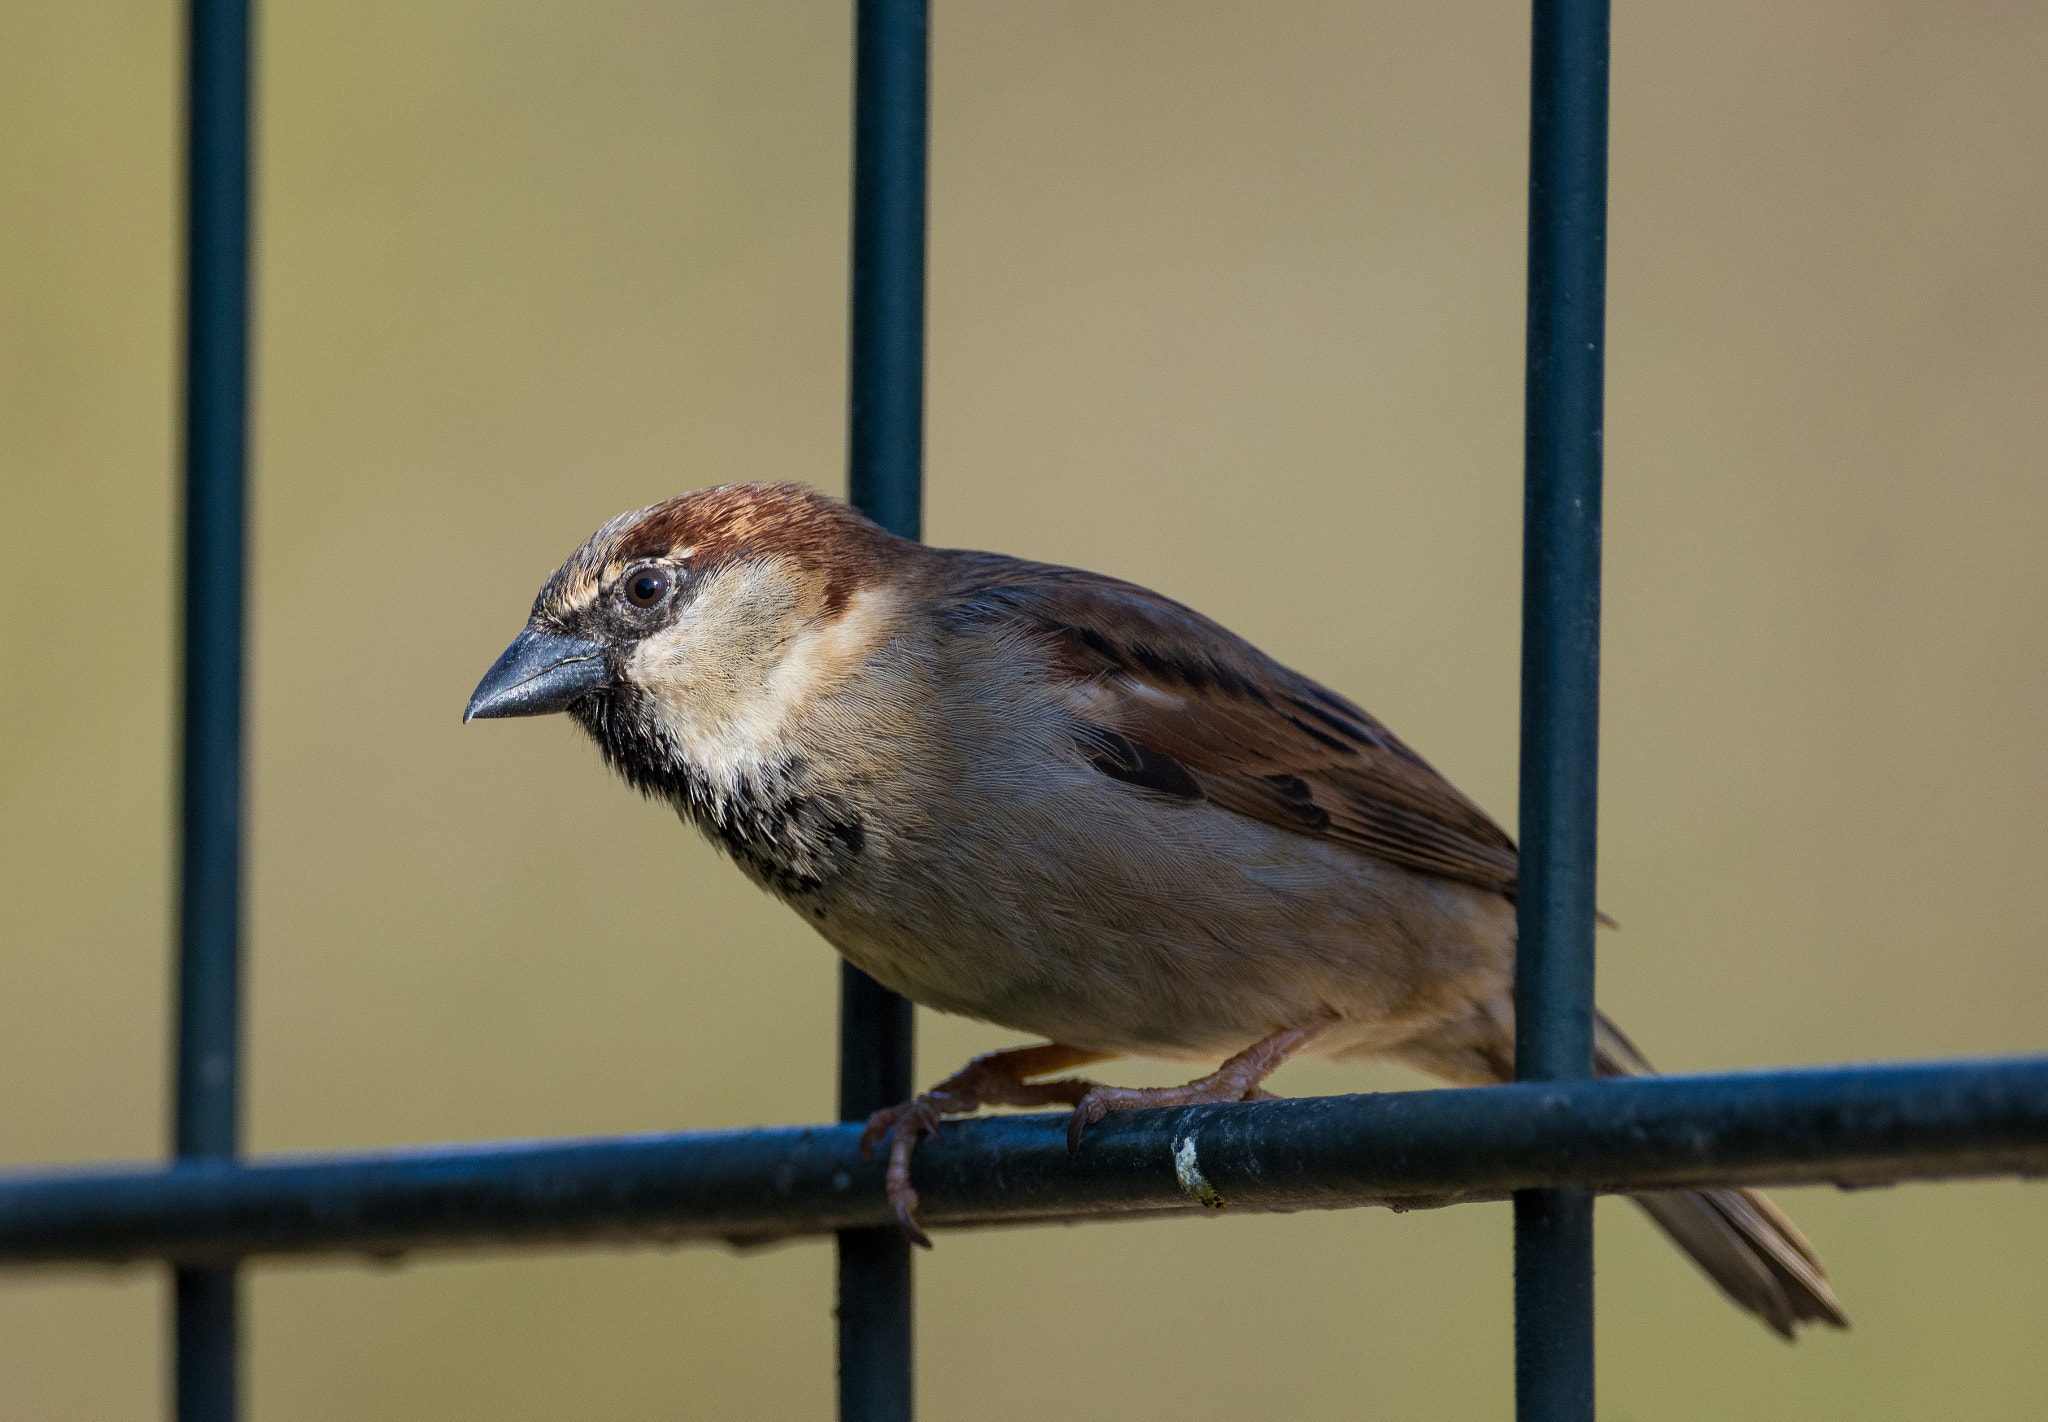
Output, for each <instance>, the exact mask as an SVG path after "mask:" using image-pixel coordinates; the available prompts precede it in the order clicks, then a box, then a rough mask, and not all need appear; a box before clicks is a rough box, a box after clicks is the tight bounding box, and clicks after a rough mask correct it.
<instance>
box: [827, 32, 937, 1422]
mask: <svg viewBox="0 0 2048 1422" xmlns="http://www.w3.org/2000/svg"><path fill="white" fill-rule="evenodd" d="M854 23H855V31H856V35H855V58H854V116H853V255H852V265H853V275H852V316H851V349H850V353H849V362H848V365H849V368H848V380H847V384H848V392H847V393H848V402H847V403H848V417H847V486H848V492H849V496H850V497H851V499H852V501H853V503H854V505H855V506H856V507H858V508H859V509H860V510H861V511H862V512H863V513H865V514H867V515H868V517H870V518H872V519H874V520H875V521H876V522H877V523H879V524H881V525H882V526H883V527H884V528H886V529H888V530H889V531H890V532H892V533H896V534H900V535H902V536H903V537H905V538H917V537H920V536H921V535H922V532H923V518H922V507H923V463H924V266H925V263H924V251H925V130H926V118H927V95H928V90H929V78H928V76H929V69H930V29H931V16H930V9H929V4H928V0H860V3H859V7H858V10H857V14H856V18H855V22H854ZM840 971H841V975H842V976H841V987H840V1009H839V1118H840V1119H841V1120H842V1121H859V1120H864V1119H866V1117H867V1115H868V1113H869V1112H871V1111H874V1110H876V1109H878V1108H880V1107H883V1106H892V1105H894V1104H896V1103H897V1102H899V1101H902V1100H905V1099H906V1098H908V1097H909V1096H910V1094H911V1091H912V1089H913V1087H912V1079H911V1077H912V1068H913V1062H912V1054H911V1046H912V1036H911V1034H912V1015H911V1006H910V1002H909V1000H908V999H906V998H903V997H900V996H898V995H897V994H896V993H893V992H891V991H889V989H887V988H885V987H883V986H882V985H881V984H880V983H877V982H875V981H874V980H873V979H872V978H870V977H868V976H867V975H866V974H864V973H862V972H861V971H860V970H859V969H857V968H855V967H853V966H852V965H851V964H843V965H841V970H840ZM911 1343H912V1315H911V1269H910V1242H909V1241H908V1240H907V1239H905V1238H904V1237H903V1235H902V1234H901V1233H900V1232H898V1231H897V1230H894V1229H859V1230H844V1231H841V1233H840V1235H839V1415H840V1417H841V1418H842V1419H844V1422H909V1419H910V1416H911V1406H912V1397H913V1375H912V1366H911Z"/></svg>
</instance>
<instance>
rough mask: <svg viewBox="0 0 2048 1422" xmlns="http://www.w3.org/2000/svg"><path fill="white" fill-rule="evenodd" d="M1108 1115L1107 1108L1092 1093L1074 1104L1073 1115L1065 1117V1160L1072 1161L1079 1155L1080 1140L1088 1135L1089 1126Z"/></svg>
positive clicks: (1094, 1093)
mask: <svg viewBox="0 0 2048 1422" xmlns="http://www.w3.org/2000/svg"><path fill="white" fill-rule="evenodd" d="M1108 1114H1109V1107H1108V1106H1107V1105H1106V1104H1105V1103H1104V1102H1103V1101H1102V1100H1101V1098H1100V1097H1099V1096H1098V1095H1097V1094H1096V1092H1094V1091H1091V1092H1089V1093H1088V1094H1087V1095H1086V1096H1083V1097H1082V1098H1081V1099H1080V1100H1079V1101H1077V1102H1075V1103H1074V1114H1073V1115H1071V1116H1069V1117H1067V1159H1069V1160H1072V1159H1073V1158H1074V1157H1075V1156H1077V1155H1079V1154H1080V1153H1081V1138H1082V1137H1083V1136H1085V1135H1087V1134H1088V1128H1089V1127H1090V1126H1092V1125H1094V1124H1095V1123H1096V1122H1097V1121H1099V1120H1101V1119H1102V1118H1103V1117H1104V1116H1107V1115H1108Z"/></svg>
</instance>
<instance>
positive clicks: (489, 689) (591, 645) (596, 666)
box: [462, 627, 611, 725]
mask: <svg viewBox="0 0 2048 1422" xmlns="http://www.w3.org/2000/svg"><path fill="white" fill-rule="evenodd" d="M610 681H611V674H610V673H609V672H607V671H606V670H605V666H604V647H603V645H602V644H601V643H597V642H585V641H583V640H582V639H581V638H578V637H562V636H558V635H556V634H554V633H551V632H536V631H534V629H533V628H531V627H529V628H527V629H526V630H525V631H524V632H521V633H520V634H519V635H518V636H517V637H516V638H514V639H513V641H512V645H511V646H509V647H507V648H506V649H505V655H504V656H502V657H500V658H498V660H497V661H496V662H495V663H493V664H492V666H491V669H490V670H489V671H487V672H485V673H484V679H483V680H482V681H480V682H478V683H477V688H476V694H475V695H473V696H471V697H470V698H469V709H468V710H466V711H464V712H463V713H462V720H463V724H465V725H467V724H468V723H469V722H471V721H474V720H476V719H477V718H479V717H483V718H486V719H488V718H490V717H493V716H545V715H547V714H548V713H549V712H551V711H562V710H566V709H567V708H568V706H569V703H570V702H572V701H574V700H576V699H577V698H578V697H581V696H588V695H590V694H591V693H592V692H594V691H602V690H604V688H605V687H606V685H608V684H609V683H610Z"/></svg>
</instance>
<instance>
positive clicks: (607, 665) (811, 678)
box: [462, 484, 918, 791]
mask: <svg viewBox="0 0 2048 1422" xmlns="http://www.w3.org/2000/svg"><path fill="white" fill-rule="evenodd" d="M917 550H918V545H917V544H914V543H910V542H907V541H906V540H903V539H899V538H896V537H894V536H893V535H891V534H888V533H886V532H884V531H883V530H882V529H880V528H878V527H876V526H875V525H874V524H872V523H870V522H869V521H868V520H867V519H865V518H863V517H861V516H860V515H859V514H858V513H855V512H854V511H853V510H852V509H850V508H848V507H847V506H846V505H844V504H841V503H838V502H836V501H834V500H832V499H828V498H825V497H824V496H823V495H820V494H817V493H814V492H812V491H811V490H809V489H806V488H803V487H802V486H800V485H796V484H728V485H724V486H722V487H720V488H715V489H703V490H699V491H698V492H696V493H694V494H685V495H683V496H682V497H680V498H674V499H669V500H667V501H665V502H663V503H659V504H655V505H653V506H652V507H649V508H644V509H641V510H639V511H638V512H636V513H628V514H621V515H620V516H619V517H617V518H615V519H613V520H611V522H609V523H607V524H605V525H604V527H602V528H600V529H598V531H597V532H596V533H594V534H592V535H591V536H590V540H589V541H588V542H587V543H585V544H584V545H583V546H582V547H581V548H579V549H577V550H576V552H575V553H573V554H571V555H570V557H569V559H568V560H567V561H566V562H564V563H563V564H562V566H561V567H559V568H557V569H556V570H555V572H554V575H553V576H552V577H550V578H549V579H548V581H547V583H546V585H545V586H543V587H542V588H541V590H540V595H539V596H538V597H536V598H535V599H534V603H533V611H532V614H531V615H530V616H529V617H528V619H527V623H526V629H525V630H524V631H522V632H521V633H520V634H519V636H518V637H516V638H515V639H514V640H513V642H512V645H511V646H510V647H507V648H506V649H505V654H504V655H503V656H501V657H499V658H498V660H497V662H496V664H495V665H493V666H492V667H491V669H490V671H488V672H487V673H485V674H484V679H483V681H482V682H481V683H480V684H479V685H478V686H477V689H476V693H475V694H474V695H473V696H471V697H470V700H469V707H468V709H467V710H466V711H464V713H463V718H462V719H463V720H464V721H471V720H476V719H480V718H486V717H496V716H539V715H545V714H548V713H550V712H555V711H566V712H568V713H569V714H570V715H571V716H573V717H574V718H575V719H576V720H577V721H578V722H580V723H581V724H582V725H583V726H584V728H585V729H587V730H588V731H590V733H591V734H592V735H593V736H595V737H596V738H597V741H598V744H599V745H600V747H602V748H603V749H604V750H605V752H606V755H607V758H608V759H610V760H611V761H612V763H613V764H614V766H615V767H617V768H618V769H619V770H620V771H622V772H623V773H624V774H626V775H627V777H628V778H629V779H631V780H633V781H634V782H635V783H636V784H638V785H639V786H640V788H642V789H645V790H649V791H664V790H673V789H674V788H675V785H674V781H675V776H676V775H677V774H678V773H680V767H681V766H682V765H685V764H687V765H693V766H696V767H699V768H702V769H708V770H712V771H714V772H715V771H716V769H717V768H718V766H719V764H720V763H721V762H722V761H727V760H730V759H733V758H735V757H747V756H756V755H759V754H761V753H762V751H763V750H764V748H766V747H769V746H772V745H773V743H774V741H775V738H776V736H777V735H778V734H779V733H780V732H781V730H782V723H783V722H784V721H785V720H786V719H787V717H788V716H789V714H790V713H791V711H792V710H793V709H796V708H798V707H800V706H801V705H802V704H803V703H804V702H805V701H806V700H808V699H812V698H815V697H817V696H818V695H820V694H821V693H822V692H824V691H826V690H828V689H829V687H830V686H831V685H833V684H834V683H836V682H838V681H843V680H844V678H845V677H846V676H847V675H849V674H851V671H853V670H857V668H858V665H859V659H860V658H863V657H864V656H865V654H866V651H867V650H868V649H870V648H871V647H872V646H873V645H874V644H875V642H876V641H877V640H879V638H880V636H881V635H882V634H883V631H884V625H885V624H886V623H887V621H888V620H889V619H888V617H887V604H888V602H889V599H888V597H887V595H886V594H887V589H888V586H889V584H890V579H891V575H892V574H893V573H894V572H895V571H896V570H897V569H898V568H899V567H900V566H901V565H902V564H903V563H904V562H906V561H907V560H909V559H912V558H914V557H916V556H917Z"/></svg>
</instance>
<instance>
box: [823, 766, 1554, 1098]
mask: <svg viewBox="0 0 2048 1422" xmlns="http://www.w3.org/2000/svg"><path fill="white" fill-rule="evenodd" d="M1105 798H1106V800H1107V805H1108V808H1109V811H1110V812H1109V813H1102V812H1100V809H1101V807H1100V806H1097V807H1095V808H1096V809H1097V810H1098V812H1097V813H1095V814H1092V815H1077V814H1073V813H1063V814H1060V815H1058V816H1047V817H1045V818H1044V819H1043V820H1040V821H1035V822H1034V821H1033V820H1032V819H1031V818H1030V817H1020V819H1019V820H1016V821H1013V822H1011V823H1010V824H1009V825H1008V826H1007V827H1006V828H1007V829H1008V831H1009V832H1008V833H1007V834H1005V835H1002V836H994V835H987V834H982V835H969V834H961V835H957V836H954V837H952V838H951V840H950V842H948V843H943V844H930V843H916V842H913V841H910V840H908V839H900V840H896V841H893V842H891V841H890V840H887V839H884V840H883V842H882V844H881V846H880V850H881V852H880V853H878V854H877V855H876V856H875V859H876V861H877V862H876V863H874V864H871V865H869V866H867V872H864V873H861V874H857V875H855V876H852V877H851V878H850V880H849V881H848V882H847V883H846V884H845V885H844V887H843V888H842V889H841V891H840V892H838V893H835V894H834V895H833V896H832V901H831V902H830V903H829V904H827V905H823V906H822V907H823V908H824V912H823V913H822V914H821V915H817V916H816V917H815V921H816V922H817V924H818V927H819V928H820V930H821V931H822V932H823V933H824V934H825V936H826V938H828V939H829V940H830V941H831V942H832V943H833V944H834V946H836V947H837V948H838V949H839V950H840V951H841V952H842V953H844V954H845V955H846V956H847V958H848V959H849V960H851V961H852V962H853V963H854V964H855V965H856V966H858V967H860V968H861V969H863V970H864V971H866V972H868V973H869V974H870V975H872V976H874V977H875V978H877V979H879V980H880V981H882V982H884V983H887V984H888V985H889V986H891V987H893V988H895V989H896V990H897V991H899V992H902V993H904V994H905V995H906V996H908V997H910V998H911V999H913V1000H914V1001H917V1002H921V1003H923V1004H925V1005H927V1006H929V1007H934V1008H937V1009H939V1010H941V1011H946V1012H953V1013H958V1014H961V1015H964V1016H969V1017H975V1018H980V1019H982V1020H985V1021H989V1022H994V1023H998V1024H1000V1025H1002V1026H1005V1027H1011V1028H1015V1029H1017V1030H1019V1031H1024V1032H1032V1033H1037V1034H1039V1035H1042V1036H1045V1037H1048V1038H1051V1039H1052V1040H1054V1041H1060V1042H1066V1043H1068V1044H1070V1045H1073V1046H1077V1047H1087V1048H1092V1049H1095V1050H1100V1051H1109V1052H1116V1053H1119V1054H1127V1055H1139V1056H1152V1057H1163V1058H1167V1059H1184V1060H1190V1061H1209V1060H1216V1059H1218V1058H1220V1057H1223V1056H1226V1055H1228V1054H1230V1053H1231V1052H1234V1051H1237V1050H1239V1049H1240V1048H1242V1047H1244V1046H1246V1045H1248V1044H1249V1043H1251V1042H1253V1041H1256V1040H1258V1039H1259V1038H1260V1037H1263V1036H1265V1035H1267V1034H1268V1033H1271V1032H1273V1031H1276V1030H1278V1029H1280V1028H1284V1027H1290V1026H1300V1025H1309V1024H1311V1023H1320V1022H1328V1023H1331V1024H1332V1025H1331V1027H1330V1029H1329V1030H1328V1031H1326V1032H1325V1033H1324V1034H1323V1035H1322V1036H1321V1037H1319V1039H1318V1040H1317V1042H1316V1044H1315V1050H1316V1052H1317V1054H1318V1055H1339V1054H1347V1053H1360V1052H1372V1051H1378V1050H1384V1049H1386V1048H1389V1047H1392V1046H1394V1045H1396V1044H1398V1043H1400V1042H1402V1041H1404V1040H1407V1039H1408V1038H1410V1037H1412V1036H1414V1035H1416V1034H1417V1033H1418V1032H1421V1031H1423V1030H1426V1029H1427V1028H1428V1027H1430V1026H1433V1025H1435V1024H1437V1023H1439V1022H1442V1021H1445V1020H1448V1019H1450V1018H1453V1017H1456V1016H1459V1015H1461V1014H1462V1013H1464V1012H1465V1011H1466V1010H1467V1009H1468V1008H1469V1007H1470V1005H1471V1004H1473V1003H1475V1002H1481V1001H1485V1000H1486V999H1488V998H1490V997H1492V996H1494V995H1496V994H1498V993H1499V992H1501V991H1502V990H1503V988H1504V987H1505V986H1506V984H1507V983H1508V981H1509V980H1510V974H1511V972H1512V962H1513V953H1514V948H1513V943H1514V910H1513V907H1512V905H1510V904H1509V903H1508V902H1507V901H1506V900H1505V899H1503V898H1501V897H1500V896H1499V895H1497V894H1493V893H1489V892H1487V891H1484V890H1481V889H1477V888H1473V887H1470V886H1467V885H1463V884H1455V883H1451V882H1448V881H1445V880H1441V879H1436V878H1432V877H1430V876H1427V875H1423V874H1418V873H1414V872H1411V871H1409V870H1406V869H1402V868H1400V867H1398V866H1394V865H1390V864H1386V863H1383V862H1380V861H1377V860H1373V859H1369V858H1367V857H1365V856H1363V855H1360V854H1358V853H1355V852H1353V851H1350V850H1347V849H1343V848H1341V847H1338V846H1334V845H1330V844H1327V843H1324V842H1322V841H1318V840H1312V839H1309V838H1307V837H1305V836H1301V835H1296V834H1290V833H1288V832H1286V831H1284V830H1278V829H1273V828H1271V827H1269V826H1266V825H1262V824H1259V823H1257V822H1255V821H1250V820H1247V819H1244V818H1243V817H1241V816H1238V815H1234V814H1231V813H1229V812H1228V811H1224V810H1220V809H1217V808H1215V807H1214V806H1211V805H1208V804H1195V805H1171V806H1162V805H1159V804H1158V803H1157V802H1156V801H1154V800H1153V799H1152V798H1151V797H1149V796H1144V795H1143V794H1142V792H1136V791H1126V790H1124V789H1123V788H1121V787H1117V788H1115V789H1114V790H1113V792H1112V793H1111V795H1110V796H1108V797H1105ZM1118 810H1121V811H1123V812H1124V813H1123V814H1122V815H1119V814H1117V813H1115V811H1118Z"/></svg>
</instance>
